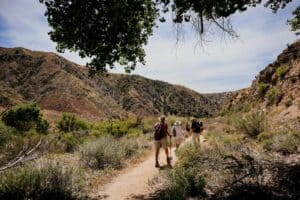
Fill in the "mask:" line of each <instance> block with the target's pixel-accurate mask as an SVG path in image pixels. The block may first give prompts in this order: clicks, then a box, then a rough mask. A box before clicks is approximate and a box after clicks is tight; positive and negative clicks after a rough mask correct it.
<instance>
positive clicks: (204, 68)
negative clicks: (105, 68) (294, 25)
mask: <svg viewBox="0 0 300 200" xmlns="http://www.w3.org/2000/svg"><path fill="white" fill-rule="evenodd" d="M298 5H299V1H298V0H294V1H293V2H292V3H290V4H288V6H287V7H286V8H285V9H284V10H279V11H278V13H277V14H274V13H272V11H271V10H270V9H267V8H264V7H263V6H258V7H256V8H250V9H248V10H247V11H246V12H243V13H236V14H234V15H233V16H232V17H231V22H232V25H233V27H234V29H235V31H236V32H237V34H238V35H239V38H238V39H234V40H232V39H230V38H225V39H224V37H223V36H222V35H218V34H213V35H210V36H208V37H207V38H206V39H207V40H208V42H206V43H205V44H204V45H203V46H201V45H199V40H198V39H197V35H195V33H194V32H193V31H192V30H191V29H190V28H189V27H186V28H185V34H184V38H183V39H181V40H180V41H179V42H178V43H176V34H175V31H174V26H173V24H172V23H171V22H170V20H168V22H167V23H164V24H160V23H159V24H158V25H159V27H158V28H154V34H153V36H151V37H150V39H149V42H148V44H147V45H146V46H145V51H146V65H145V66H143V65H139V66H138V67H137V68H136V70H135V71H134V72H133V73H132V74H138V75H142V76H145V77H148V78H151V79H155V80H162V81H166V82H169V83H172V84H178V85H183V86H186V87H189V88H191V89H193V90H195V91H198V92H201V93H213V92H224V91H234V90H238V89H241V88H245V87H249V86H250V85H251V82H252V80H253V79H254V78H255V76H256V75H257V74H258V73H259V72H260V71H261V70H262V69H264V68H265V67H266V66H267V65H268V64H269V63H271V62H273V61H275V59H276V57H277V55H278V54H279V53H280V52H281V51H282V50H283V49H285V48H286V46H287V44H290V43H292V42H294V41H295V40H296V39H298V38H297V37H296V36H295V34H294V33H293V32H291V31H290V27H289V26H288V25H287V24H286V20H287V19H289V18H291V16H292V11H293V10H294V9H295V8H296V7H297V6H298ZM44 12H45V7H44V6H43V5H42V4H40V3H39V1H38V0H0V46H2V47H24V48H28V49H31V50H38V51H50V52H56V50H55V43H54V42H52V41H51V40H50V37H49V36H48V34H47V33H48V32H49V31H50V30H51V28H50V27H49V26H48V23H47V19H46V17H45V16H44ZM61 55H62V56H63V57H65V58H67V59H69V60H71V61H73V62H75V63H78V64H82V65H84V64H86V62H88V61H89V59H88V58H85V59H82V58H80V57H79V56H78V55H77V54H76V53H71V52H65V53H64V54H61ZM111 72H115V73H124V69H123V68H122V67H121V66H116V69H114V70H111Z"/></svg>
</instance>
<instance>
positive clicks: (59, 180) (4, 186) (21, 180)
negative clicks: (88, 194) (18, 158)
mask: <svg viewBox="0 0 300 200" xmlns="http://www.w3.org/2000/svg"><path fill="white" fill-rule="evenodd" d="M79 177H80V176H79V174H78V172H76V171H75V170H73V169H71V168H68V169H67V168H63V167H62V166H60V165H53V164H45V165H41V166H32V165H26V166H23V167H17V168H13V169H10V170H8V171H4V172H2V173H0V199H3V200H5V199H7V200H10V199H37V200H39V199H41V200H42V199H43V200H45V199H77V198H78V194H79V192H81V186H82V184H81V182H80V178H79Z"/></svg>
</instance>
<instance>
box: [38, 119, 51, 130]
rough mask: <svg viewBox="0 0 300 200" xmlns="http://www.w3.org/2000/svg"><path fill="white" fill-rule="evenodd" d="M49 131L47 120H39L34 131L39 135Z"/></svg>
mask: <svg viewBox="0 0 300 200" xmlns="http://www.w3.org/2000/svg"><path fill="white" fill-rule="evenodd" d="M48 129H49V123H48V122H47V120H44V119H42V120H40V121H39V122H38V123H37V125H36V131H37V132H39V133H46V132H47V131H48Z"/></svg>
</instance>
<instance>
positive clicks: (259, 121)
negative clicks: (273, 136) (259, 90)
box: [233, 112, 267, 137]
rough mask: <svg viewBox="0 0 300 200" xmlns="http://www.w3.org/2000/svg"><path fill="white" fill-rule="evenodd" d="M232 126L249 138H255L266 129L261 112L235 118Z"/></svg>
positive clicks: (264, 117) (263, 115)
mask: <svg viewBox="0 0 300 200" xmlns="http://www.w3.org/2000/svg"><path fill="white" fill-rule="evenodd" d="M233 125H234V126H235V128H236V129H237V130H238V131H241V132H242V133H244V134H246V135H248V136H250V137H257V135H258V134H260V133H262V132H264V131H265V130H266V128H267V119H266V116H265V114H264V113H263V112H252V113H249V114H246V115H244V116H242V117H239V118H238V117H236V118H235V119H234V120H233Z"/></svg>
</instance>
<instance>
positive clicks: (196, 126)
mask: <svg viewBox="0 0 300 200" xmlns="http://www.w3.org/2000/svg"><path fill="white" fill-rule="evenodd" d="M202 126H203V123H202V122H194V126H193V128H194V132H195V133H201V130H202Z"/></svg>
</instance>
